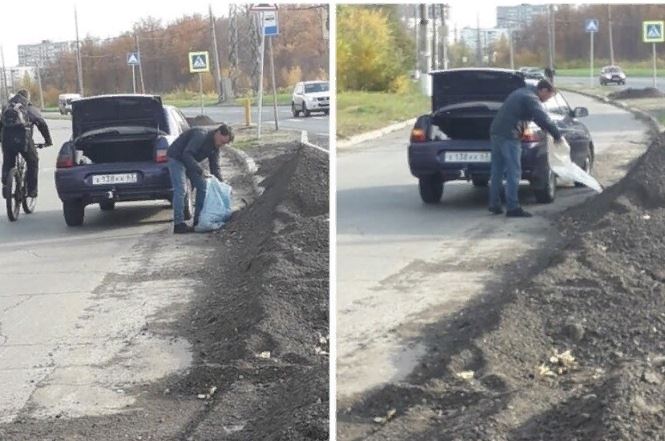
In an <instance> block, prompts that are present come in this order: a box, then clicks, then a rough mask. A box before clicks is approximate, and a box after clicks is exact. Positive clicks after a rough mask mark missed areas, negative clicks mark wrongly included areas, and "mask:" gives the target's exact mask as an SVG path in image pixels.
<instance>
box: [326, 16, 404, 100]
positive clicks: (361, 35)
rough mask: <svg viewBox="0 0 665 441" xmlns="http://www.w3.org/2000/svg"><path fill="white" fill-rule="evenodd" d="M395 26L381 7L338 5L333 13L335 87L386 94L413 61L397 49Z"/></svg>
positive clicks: (398, 81) (399, 81)
mask: <svg viewBox="0 0 665 441" xmlns="http://www.w3.org/2000/svg"><path fill="white" fill-rule="evenodd" d="M394 26H395V24H394V20H393V25H392V26H391V19H390V16H389V14H387V13H386V11H385V10H384V9H383V8H376V7H372V6H355V5H354V6H339V7H338V13H337V42H336V45H337V87H338V89H340V90H346V89H349V90H370V91H387V90H390V89H391V87H394V86H393V85H394V84H399V83H403V81H401V80H400V79H399V77H400V76H402V77H403V76H404V74H405V73H406V72H407V70H408V66H410V65H412V63H413V60H410V59H409V57H408V56H407V55H406V54H405V52H404V50H403V49H401V48H400V44H399V43H398V38H397V37H396V34H397V32H396V30H395V27H394Z"/></svg>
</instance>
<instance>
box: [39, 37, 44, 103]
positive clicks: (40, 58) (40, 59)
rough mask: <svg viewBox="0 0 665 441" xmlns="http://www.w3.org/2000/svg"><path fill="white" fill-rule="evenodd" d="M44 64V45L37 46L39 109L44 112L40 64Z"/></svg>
mask: <svg viewBox="0 0 665 441" xmlns="http://www.w3.org/2000/svg"><path fill="white" fill-rule="evenodd" d="M43 62H44V43H43V42H42V43H41V44H40V45H39V61H38V62H37V87H38V88H39V109H40V110H44V89H42V73H41V69H40V68H41V64H42V63H43Z"/></svg>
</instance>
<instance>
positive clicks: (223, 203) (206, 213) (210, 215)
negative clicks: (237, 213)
mask: <svg viewBox="0 0 665 441" xmlns="http://www.w3.org/2000/svg"><path fill="white" fill-rule="evenodd" d="M231 192H232V188H231V186H230V185H228V184H225V183H224V182H221V181H220V180H219V179H217V178H216V177H214V176H211V177H210V178H208V179H206V197H205V199H204V201H203V209H202V210H201V214H200V215H199V223H198V225H197V226H196V227H194V231H196V232H197V233H205V232H207V231H214V230H219V229H220V228H222V226H223V225H224V223H225V222H226V221H227V220H229V218H230V217H231V213H232V211H233V210H232V208H231Z"/></svg>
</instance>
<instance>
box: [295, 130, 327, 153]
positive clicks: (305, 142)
mask: <svg viewBox="0 0 665 441" xmlns="http://www.w3.org/2000/svg"><path fill="white" fill-rule="evenodd" d="M299 144H300V146H304V147H309V148H312V149H314V150H318V151H320V152H323V153H325V154H326V155H329V154H330V152H329V151H328V150H326V149H324V148H323V147H321V146H318V145H316V144H312V143H311V142H309V138H308V135H307V130H301V131H300V141H299Z"/></svg>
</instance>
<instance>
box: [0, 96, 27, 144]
mask: <svg viewBox="0 0 665 441" xmlns="http://www.w3.org/2000/svg"><path fill="white" fill-rule="evenodd" d="M0 122H1V123H2V144H3V145H4V146H5V147H7V148H11V149H12V150H15V151H25V150H26V149H27V147H28V138H29V136H28V135H29V133H30V118H29V117H28V111H27V109H26V108H25V106H24V105H23V104H21V103H19V102H10V103H9V105H8V106H7V108H6V109H5V110H3V112H2V115H0Z"/></svg>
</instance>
